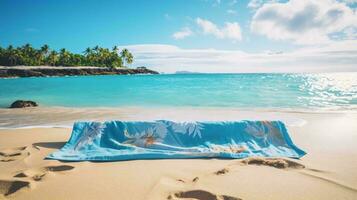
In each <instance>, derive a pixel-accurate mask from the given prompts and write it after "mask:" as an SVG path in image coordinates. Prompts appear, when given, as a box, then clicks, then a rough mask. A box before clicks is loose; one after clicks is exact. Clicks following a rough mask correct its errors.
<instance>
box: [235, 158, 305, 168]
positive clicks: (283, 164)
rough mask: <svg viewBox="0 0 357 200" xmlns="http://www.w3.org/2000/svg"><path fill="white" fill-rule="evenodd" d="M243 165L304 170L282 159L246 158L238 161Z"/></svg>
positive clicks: (294, 163)
mask: <svg viewBox="0 0 357 200" xmlns="http://www.w3.org/2000/svg"><path fill="white" fill-rule="evenodd" d="M240 162H241V163H243V164H245V165H265V166H270V167H275V168H278V169H304V168H305V166H304V165H302V164H300V163H297V162H294V161H291V160H288V159H283V158H261V157H253V158H246V159H243V160H242V161H240Z"/></svg>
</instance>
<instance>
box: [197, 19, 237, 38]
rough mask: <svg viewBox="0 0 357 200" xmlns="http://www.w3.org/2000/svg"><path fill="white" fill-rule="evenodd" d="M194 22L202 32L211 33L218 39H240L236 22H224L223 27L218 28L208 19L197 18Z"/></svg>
mask: <svg viewBox="0 0 357 200" xmlns="http://www.w3.org/2000/svg"><path fill="white" fill-rule="evenodd" d="M196 24H197V25H198V26H199V27H200V29H201V31H202V32H203V34H206V35H213V36H215V37H217V38H219V39H232V40H233V41H240V40H242V32H241V28H240V26H239V24H238V23H237V22H226V23H225V25H224V27H222V28H219V27H217V25H216V24H214V23H213V22H211V21H209V20H205V19H201V18H197V19H196Z"/></svg>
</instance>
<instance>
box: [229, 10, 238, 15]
mask: <svg viewBox="0 0 357 200" xmlns="http://www.w3.org/2000/svg"><path fill="white" fill-rule="evenodd" d="M227 13H228V14H231V15H235V14H237V11H235V10H232V9H228V10H227Z"/></svg>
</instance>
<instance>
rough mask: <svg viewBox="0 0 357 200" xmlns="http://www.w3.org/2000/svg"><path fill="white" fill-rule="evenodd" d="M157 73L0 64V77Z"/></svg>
mask: <svg viewBox="0 0 357 200" xmlns="http://www.w3.org/2000/svg"><path fill="white" fill-rule="evenodd" d="M125 74H159V73H158V72H156V71H154V70H150V69H147V68H145V67H138V68H135V69H134V68H107V67H92V66H69V67H57V66H0V78H22V77H62V76H90V75H125Z"/></svg>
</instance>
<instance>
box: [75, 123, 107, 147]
mask: <svg viewBox="0 0 357 200" xmlns="http://www.w3.org/2000/svg"><path fill="white" fill-rule="evenodd" d="M104 128H105V124H103V123H101V122H92V123H88V124H86V125H85V126H84V128H83V132H82V135H81V136H80V138H79V139H78V141H77V143H76V144H75V145H74V150H78V149H80V148H81V147H83V146H84V145H86V144H91V143H92V142H93V140H94V139H96V138H98V137H100V136H101V135H102V134H103V129H104Z"/></svg>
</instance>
